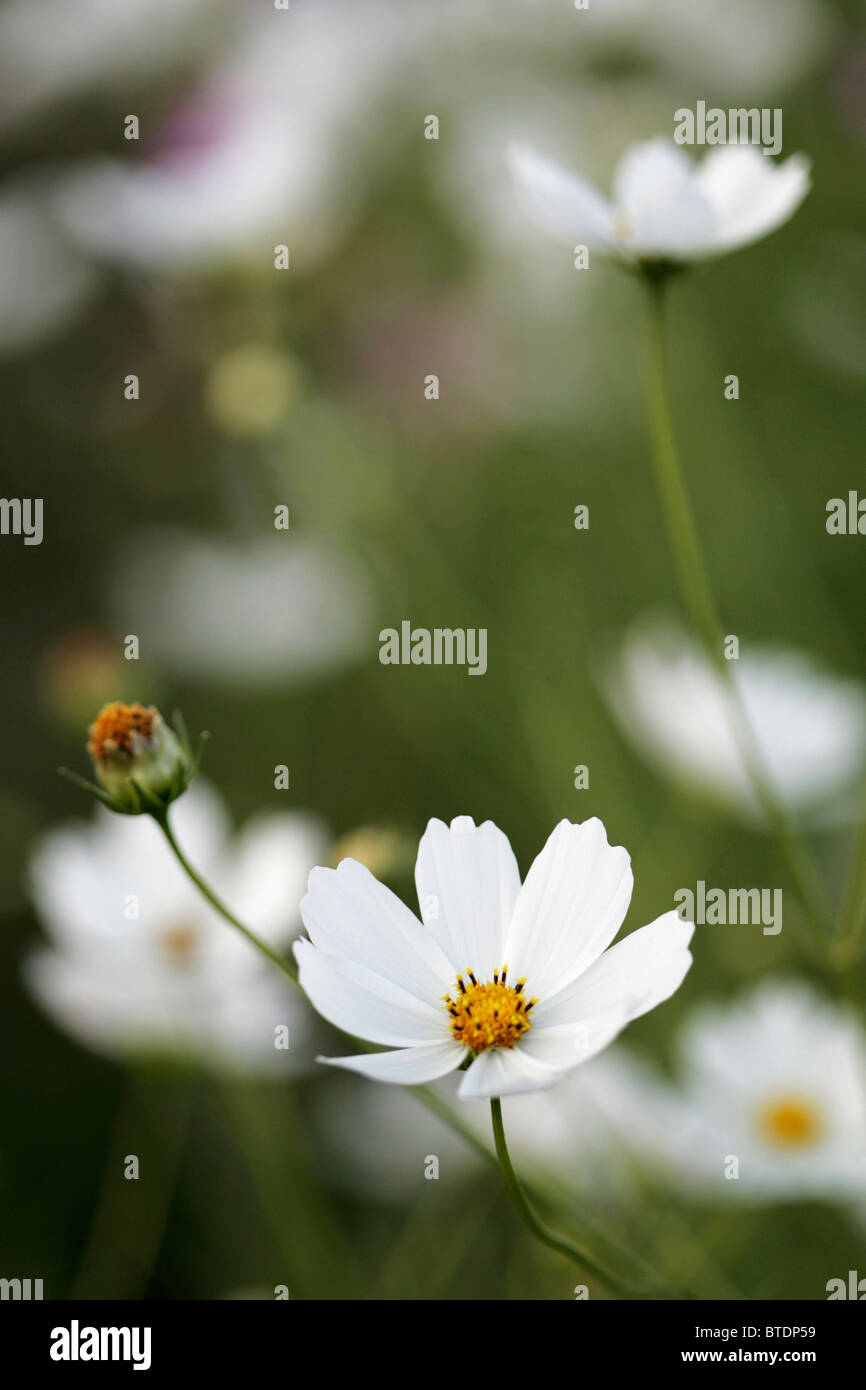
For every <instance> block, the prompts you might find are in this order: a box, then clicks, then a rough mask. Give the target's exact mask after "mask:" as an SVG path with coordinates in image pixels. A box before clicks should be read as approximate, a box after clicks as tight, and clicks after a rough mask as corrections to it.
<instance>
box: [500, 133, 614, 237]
mask: <svg viewBox="0 0 866 1390" xmlns="http://www.w3.org/2000/svg"><path fill="white" fill-rule="evenodd" d="M508 164H509V168H510V169H511V173H512V175H513V177H514V180H515V182H516V184H517V186H518V188H519V189H520V190H521V191H522V193H523V195H524V197H525V198H526V201H527V202H528V203H529V205H530V207H531V208H532V209H533V210H534V211H535V213H536V214H537V215H538V217H539V219H540V220H541V222H542V223H543V224H544V225H546V227H547V228H548V230H549V231H551V232H552V233H553V234H554V235H555V236H558V237H559V238H560V239H562V240H563V241H567V242H568V243H569V244H571V243H585V244H586V245H587V246H589V247H593V246H595V247H608V246H610V245H611V244H612V242H613V230H612V228H613V214H612V210H611V207H610V204H609V203H608V201H607V199H606V198H604V197H603V196H602V194H601V193H599V191H598V189H597V188H593V186H592V184H590V183H587V182H586V180H585V179H582V178H581V177H580V176H579V175H578V174H574V173H572V172H571V171H570V170H569V169H566V168H565V167H564V166H563V165H561V164H558V163H556V162H555V161H554V160H552V159H545V158H544V157H543V156H542V155H539V154H536V153H535V151H534V150H532V149H529V148H528V147H527V146H525V145H512V146H511V147H510V148H509V151H508Z"/></svg>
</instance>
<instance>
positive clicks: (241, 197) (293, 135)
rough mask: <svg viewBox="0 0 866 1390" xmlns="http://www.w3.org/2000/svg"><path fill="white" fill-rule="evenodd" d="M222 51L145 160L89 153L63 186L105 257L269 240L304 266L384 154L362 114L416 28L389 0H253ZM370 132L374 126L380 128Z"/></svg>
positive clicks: (380, 136) (156, 259) (74, 222)
mask: <svg viewBox="0 0 866 1390" xmlns="http://www.w3.org/2000/svg"><path fill="white" fill-rule="evenodd" d="M244 20H245V22H244V23H243V24H242V25H241V26H240V28H239V32H238V34H237V36H236V39H235V42H234V44H233V45H232V47H231V49H230V51H229V53H228V54H227V55H226V56H225V57H224V58H223V59H222V60H221V61H219V62H218V63H216V64H215V65H214V67H213V68H212V69H211V70H210V71H209V72H208V73H207V74H206V75H205V77H204V78H203V79H202V80H201V82H200V83H199V85H198V87H197V88H195V89H194V90H192V91H191V92H190V93H189V94H188V95H187V96H186V97H185V98H184V100H183V101H182V102H181V103H180V105H179V106H178V107H177V108H176V109H175V110H174V112H172V113H170V114H169V116H168V118H167V119H166V120H165V121H164V122H163V123H162V125H161V127H160V128H159V129H158V131H157V132H156V135H155V137H154V138H152V139H148V138H147V137H146V136H144V137H143V139H142V149H143V158H141V159H139V160H136V159H135V158H134V157H131V156H127V157H125V158H115V159H112V158H105V159H102V160H99V161H94V162H93V163H91V164H90V165H85V166H84V167H83V168H81V169H79V170H78V171H76V172H73V173H71V174H70V175H69V176H68V177H67V178H66V179H64V180H63V181H62V183H61V184H60V185H59V187H58V190H57V208H58V213H59V216H60V217H61V219H62V221H63V222H64V224H65V225H66V226H67V227H68V228H69V229H70V231H71V233H72V234H73V235H74V236H76V237H77V238H78V239H79V240H80V241H81V243H82V244H83V245H84V246H86V247H87V248H89V249H90V250H91V251H93V252H94V253H95V254H97V255H99V256H102V257H105V258H106V259H108V260H112V261H117V262H119V263H127V264H132V265H135V266H144V267H148V268H150V269H173V268H175V269H176V268H184V267H189V266H200V265H202V264H207V263H208V262H219V261H220V260H222V259H224V258H227V257H236V256H240V257H244V256H249V257H252V258H255V260H256V262H257V264H258V265H259V266H261V267H262V268H267V267H268V266H270V265H271V264H272V261H273V248H274V245H275V244H286V245H288V246H289V249H290V255H291V256H292V257H293V260H292V264H293V265H298V266H300V267H301V268H304V267H305V266H308V265H310V264H312V263H313V262H314V261H315V260H316V259H318V258H319V257H321V256H323V255H325V254H327V252H328V251H329V250H330V249H331V248H332V247H333V246H334V245H335V244H336V243H337V242H338V241H339V238H340V236H341V235H342V233H343V232H344V230H345V228H346V226H347V224H348V219H349V217H350V215H351V212H352V211H353V208H354V206H355V204H356V202H357V201H358V197H359V196H360V193H361V192H362V185H361V179H362V175H361V168H362V166H363V167H369V165H370V162H371V161H372V163H373V164H375V162H376V160H378V159H381V158H383V156H384V155H385V154H386V152H387V150H388V149H389V148H390V147H391V146H390V138H389V130H388V129H387V128H385V129H383V128H382V126H381V124H380V123H377V122H375V121H371V120H369V119H367V116H368V113H369V111H370V110H371V109H373V108H376V107H378V106H381V105H382V103H383V101H384V99H385V94H386V93H387V91H388V90H393V84H394V80H395V78H396V76H398V75H399V74H400V71H401V61H402V60H403V59H404V57H406V56H407V55H408V54H409V53H410V52H411V51H412V47H413V42H412V40H413V31H412V30H411V28H406V27H405V26H404V25H403V23H402V22H401V15H400V11H399V10H397V9H395V8H394V7H392V6H388V5H385V4H378V3H377V4H371V3H365V4H358V3H355V0H353V3H344V0H329V2H328V3H321V0H316V2H315V3H309V0H296V3H294V4H293V5H292V9H291V13H288V14H287V13H283V12H280V11H277V10H275V9H274V8H273V7H272V6H268V7H265V8H264V9H263V10H260V9H258V8H257V7H252V6H250V7H249V10H248V11H247V12H246V14H245V15H244ZM374 135H375V138H374Z"/></svg>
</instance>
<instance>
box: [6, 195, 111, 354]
mask: <svg viewBox="0 0 866 1390" xmlns="http://www.w3.org/2000/svg"><path fill="white" fill-rule="evenodd" d="M96 281H97V274H96V271H95V270H94V269H93V267H92V266H91V265H89V264H88V262H87V261H86V260H84V258H83V257H82V255H81V253H80V252H79V251H78V250H77V248H76V247H75V246H73V245H71V244H70V242H69V239H68V238H67V237H66V236H64V234H63V232H62V231H61V230H60V229H59V228H58V227H57V226H56V224H55V222H54V221H53V219H52V217H51V215H50V213H49V212H48V210H47V208H46V197H45V194H44V192H43V188H42V185H41V183H37V182H35V181H33V180H25V179H19V180H16V181H15V182H14V183H7V184H6V185H5V186H4V187H2V188H0V351H22V350H24V349H26V348H29V347H32V346H34V345H35V344H37V343H39V342H40V341H41V340H42V339H43V338H47V337H49V336H50V335H51V334H53V333H56V332H58V331H60V330H61V329H63V328H64V327H65V326H66V324H67V323H69V322H71V320H72V319H73V318H74V316H75V315H76V314H77V313H78V311H79V309H81V308H82V306H83V305H84V304H85V303H86V301H87V300H88V298H89V297H90V294H91V293H92V291H93V290H94V288H95V286H96Z"/></svg>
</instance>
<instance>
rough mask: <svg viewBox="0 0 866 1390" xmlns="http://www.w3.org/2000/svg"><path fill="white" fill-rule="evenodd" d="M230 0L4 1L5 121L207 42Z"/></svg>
mask: <svg viewBox="0 0 866 1390" xmlns="http://www.w3.org/2000/svg"><path fill="white" fill-rule="evenodd" d="M220 9H226V4H225V0H75V3H74V4H69V3H68V0H6V3H4V4H3V5H2V6H0V55H2V56H0V124H7V123H10V122H12V121H14V120H21V119H23V118H24V117H26V116H32V115H33V114H35V113H36V112H38V111H40V110H41V109H42V108H43V107H45V106H48V105H50V104H52V103H53V102H56V101H59V100H61V99H62V98H64V97H67V96H70V95H73V94H75V93H76V92H78V91H79V90H81V89H83V88H87V87H89V86H91V85H106V86H108V85H114V86H117V85H119V84H121V83H126V84H128V83H129V81H130V79H131V78H132V77H134V76H135V75H136V74H138V73H142V74H149V73H150V72H152V71H153V70H154V69H157V68H159V67H160V66H161V65H163V64H164V65H168V64H170V63H176V62H177V61H178V58H179V56H183V55H184V54H188V53H190V52H191V51H192V49H193V46H194V44H197V45H199V46H200V45H201V42H202V24H203V22H206V21H207V19H208V18H210V17H211V16H210V15H209V12H211V13H213V14H215V12H217V11H219V10H220Z"/></svg>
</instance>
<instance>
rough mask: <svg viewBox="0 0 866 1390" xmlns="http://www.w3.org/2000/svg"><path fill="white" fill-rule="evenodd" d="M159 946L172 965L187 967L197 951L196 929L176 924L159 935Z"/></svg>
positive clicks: (197, 938)
mask: <svg viewBox="0 0 866 1390" xmlns="http://www.w3.org/2000/svg"><path fill="white" fill-rule="evenodd" d="M159 944H160V946H161V947H162V949H163V951H164V952H165V954H166V956H167V957H168V959H169V961H170V962H171V964H172V965H177V966H184V965H189V963H190V961H191V960H192V959H193V957H194V956H195V955H196V953H197V951H198V944H199V932H198V928H197V927H194V926H191V925H190V924H189V923H187V922H178V923H177V924H176V925H175V926H173V927H168V928H167V930H166V931H164V932H162V933H161V934H160V938H159Z"/></svg>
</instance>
